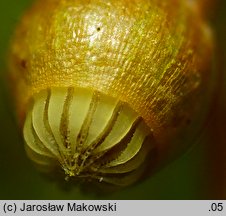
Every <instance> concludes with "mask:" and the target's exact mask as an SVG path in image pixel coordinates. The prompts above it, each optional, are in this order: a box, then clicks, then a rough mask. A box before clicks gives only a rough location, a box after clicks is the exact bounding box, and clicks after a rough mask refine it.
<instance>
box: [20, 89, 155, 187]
mask: <svg viewBox="0 0 226 216" xmlns="http://www.w3.org/2000/svg"><path fill="white" fill-rule="evenodd" d="M23 134H24V139H25V143H26V144H25V149H26V151H27V154H28V156H29V158H30V159H31V160H32V161H33V162H34V163H35V164H36V166H37V167H38V168H39V169H40V170H41V171H44V172H47V173H51V172H54V171H56V170H57V169H59V168H62V169H63V171H64V173H65V176H66V178H65V179H69V178H84V179H88V180H90V179H93V180H97V181H99V182H106V183H110V184H114V185H121V186H126V185H130V184H132V183H134V182H136V181H137V180H138V179H139V178H140V177H141V176H142V174H143V172H144V170H145V169H144V167H145V163H146V159H147V157H148V153H149V152H150V150H151V149H152V148H153V144H154V142H153V137H152V135H151V132H150V129H149V128H148V127H147V125H146V124H145V123H144V120H143V119H142V118H141V117H139V115H138V114H137V113H136V112H135V111H134V110H132V109H131V108H130V107H129V106H128V104H126V103H124V102H122V101H120V100H117V99H115V98H112V97H109V96H107V95H104V94H102V93H100V92H98V91H94V90H90V89H85V88H73V87H70V88H55V87H54V88H51V89H46V90H43V91H41V92H39V93H37V94H36V95H34V98H33V104H32V106H31V108H30V109H29V111H28V113H27V116H26V120H25V124H24V129H23Z"/></svg>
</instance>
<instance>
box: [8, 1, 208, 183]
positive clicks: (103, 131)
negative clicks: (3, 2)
mask: <svg viewBox="0 0 226 216" xmlns="http://www.w3.org/2000/svg"><path fill="white" fill-rule="evenodd" d="M200 10H201V8H199V7H198V5H196V4H191V1H185V0H184V1H179V0H171V1H169V0H163V1H157V0H148V1H147V0H114V1H113V0H107V1H104V0H91V1H88V0H87V1H79V0H78V1H72V0H58V1H57V0H45V1H43V0H39V1H37V2H36V3H35V4H34V5H33V7H31V9H30V10H28V11H27V12H26V13H25V15H24V16H23V18H22V20H21V22H20V24H19V25H18V27H17V29H16V32H15V36H14V38H13V40H12V45H11V49H10V55H9V71H10V73H9V74H10V82H11V85H12V93H13V95H14V98H15V107H16V111H17V115H18V119H19V122H20V124H21V125H22V127H23V128H24V129H23V133H24V137H25V141H26V143H27V144H26V149H27V152H28V155H29V157H30V158H31V159H32V160H33V161H34V162H35V163H37V164H38V165H39V166H40V167H41V169H42V170H45V171H48V170H54V169H55V167H62V168H63V170H64V172H65V174H66V175H69V176H73V177H74V176H75V177H85V178H91V179H98V180H99V181H105V182H107V183H112V184H117V185H127V184H131V183H133V182H135V181H137V180H138V179H139V178H140V177H141V176H142V175H143V172H144V170H145V168H146V164H147V163H149V162H150V161H149V158H148V157H149V153H150V152H151V150H152V149H155V152H156V155H155V157H156V160H155V161H154V162H152V163H157V164H161V163H162V161H164V160H167V159H168V158H170V157H171V156H172V155H173V154H174V152H177V151H180V150H179V149H181V148H182V149H183V146H187V145H188V144H186V143H187V142H188V141H187V138H188V137H189V136H190V134H192V133H193V131H196V130H197V128H198V127H199V126H200V123H199V122H200V121H201V122H202V121H203V119H204V116H205V113H206V107H208V101H209V95H210V87H209V86H211V85H210V82H211V77H212V75H211V70H210V68H211V66H210V62H211V61H210V60H211V54H212V39H211V31H210V29H209V28H208V27H207V25H206V23H205V22H204V20H203V17H202V13H201V11H200ZM79 100H81V102H80V101H79ZM126 114H128V116H127V115H126ZM103 116H104V117H103ZM125 119H127V120H125ZM200 119H201V120H200ZM112 131H113V132H112ZM136 131H137V132H136ZM136 137H137V138H136ZM106 140H107V141H106ZM188 140H189V139H188ZM147 143H149V144H147ZM181 146H182V147H181ZM100 149H101V150H100ZM135 156H136V157H135ZM137 158H139V160H138V159H137ZM142 158H143V159H144V160H142ZM134 161H135V162H134ZM150 163H151V162H150ZM153 166H154V167H155V165H153ZM143 167H145V168H143ZM147 167H149V165H147ZM147 169H148V168H147ZM121 179H123V180H121ZM130 180H131V181H130Z"/></svg>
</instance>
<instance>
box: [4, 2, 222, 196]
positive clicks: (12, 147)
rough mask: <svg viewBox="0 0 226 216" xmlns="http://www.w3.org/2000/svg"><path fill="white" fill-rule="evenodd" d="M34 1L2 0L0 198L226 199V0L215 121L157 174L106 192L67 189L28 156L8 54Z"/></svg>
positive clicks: (214, 18)
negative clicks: (13, 102)
mask: <svg viewBox="0 0 226 216" xmlns="http://www.w3.org/2000/svg"><path fill="white" fill-rule="evenodd" d="M31 3H32V0H18V1H15V0H7V1H6V0H4V1H3V0H1V1H0V10H1V13H0V199H226V68H225V67H226V1H225V0H219V1H218V4H217V6H216V8H214V9H213V8H211V10H210V13H209V16H210V20H211V24H212V26H213V28H214V30H215V33H216V41H217V44H218V46H217V51H216V63H217V68H218V69H217V70H218V71H219V73H220V75H219V76H220V79H219V83H218V85H217V86H218V91H217V94H216V97H215V102H214V105H213V108H212V114H211V116H210V120H209V124H208V126H206V128H205V131H204V133H203V134H201V135H200V137H199V139H198V140H197V143H196V144H195V145H193V147H192V148H191V149H190V150H189V151H188V152H187V153H186V154H184V155H183V156H181V157H180V158H179V159H177V160H176V161H174V162H172V163H171V164H169V165H168V166H167V167H165V168H163V169H162V170H161V171H160V172H158V173H156V174H155V175H153V176H152V177H151V178H149V179H147V180H145V181H144V182H142V183H140V184H137V185H135V186H132V187H129V188H126V189H124V190H122V191H119V192H115V193H109V194H105V195H95V194H94V193H92V192H90V193H84V192H83V191H81V190H80V187H79V186H74V187H73V188H72V189H70V190H65V189H63V188H62V187H60V186H59V185H58V184H57V183H55V182H53V181H49V180H47V179H45V178H43V176H41V175H40V174H39V173H38V172H37V170H36V169H35V168H34V167H33V165H32V163H31V162H30V161H29V159H28V158H27V156H26V154H25V151H24V148H23V140H22V137H21V134H20V131H19V129H18V128H17V123H16V120H15V118H14V114H13V111H12V108H11V106H10V99H9V98H10V97H9V96H8V92H7V88H6V82H5V72H6V64H5V62H6V52H7V47H8V43H9V40H10V37H11V35H12V32H13V29H14V27H15V25H16V24H17V22H18V20H19V17H20V16H21V14H22V12H23V11H24V9H25V8H26V7H28V6H29V5H30V4H31Z"/></svg>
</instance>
